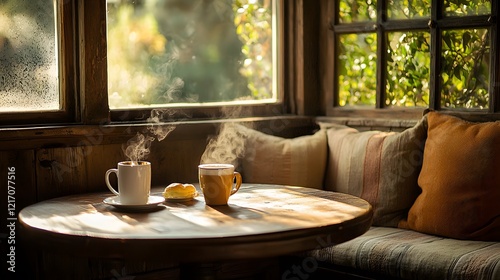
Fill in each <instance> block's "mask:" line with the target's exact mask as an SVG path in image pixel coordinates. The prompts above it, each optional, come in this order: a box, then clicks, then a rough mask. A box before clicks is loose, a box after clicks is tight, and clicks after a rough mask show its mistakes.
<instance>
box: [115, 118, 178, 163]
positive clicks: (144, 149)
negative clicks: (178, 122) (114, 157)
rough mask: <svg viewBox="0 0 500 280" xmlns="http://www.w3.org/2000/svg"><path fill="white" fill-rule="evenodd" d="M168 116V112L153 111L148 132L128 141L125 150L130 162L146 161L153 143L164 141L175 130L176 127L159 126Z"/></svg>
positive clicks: (138, 134)
mask: <svg viewBox="0 0 500 280" xmlns="http://www.w3.org/2000/svg"><path fill="white" fill-rule="evenodd" d="M166 114H169V111H168V110H156V109H155V110H152V111H151V117H149V118H148V123H150V125H149V126H148V128H147V132H145V133H140V132H138V133H137V134H136V135H135V137H133V138H132V139H130V140H128V141H127V145H126V146H125V147H124V149H123V150H124V153H125V156H126V157H127V158H128V159H129V160H131V161H140V160H145V159H146V158H147V157H148V155H149V153H150V147H151V143H153V141H154V140H158V141H162V140H164V139H165V138H166V137H167V136H168V135H169V134H170V132H172V131H173V130H174V129H175V126H174V125H169V126H164V125H159V124H160V122H161V120H162V119H164V117H165V115H166Z"/></svg>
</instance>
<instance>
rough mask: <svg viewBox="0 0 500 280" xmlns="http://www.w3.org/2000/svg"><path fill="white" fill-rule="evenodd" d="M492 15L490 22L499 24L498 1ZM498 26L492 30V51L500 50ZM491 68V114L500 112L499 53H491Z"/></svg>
mask: <svg viewBox="0 0 500 280" xmlns="http://www.w3.org/2000/svg"><path fill="white" fill-rule="evenodd" d="M491 10H492V15H491V17H490V19H489V21H490V22H492V23H496V22H498V15H499V14H500V4H498V1H492V2H491ZM498 32H499V30H498V26H497V25H495V24H493V25H492V26H491V28H490V40H491V49H492V50H495V49H500V35H499V34H498ZM490 56H491V68H490V79H492V80H493V81H490V85H491V86H490V89H489V91H490V104H489V106H490V108H489V111H490V113H498V112H500V55H499V52H490Z"/></svg>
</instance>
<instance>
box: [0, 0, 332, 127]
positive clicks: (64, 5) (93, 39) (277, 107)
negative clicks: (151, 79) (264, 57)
mask: <svg viewBox="0 0 500 280" xmlns="http://www.w3.org/2000/svg"><path fill="white" fill-rule="evenodd" d="M278 1H279V9H278V10H279V11H278V12H279V13H280V14H279V16H280V17H281V18H282V22H281V24H280V25H279V30H278V36H279V40H278V42H279V46H278V63H279V65H278V71H279V72H278V80H279V84H278V96H279V98H280V101H279V102H277V103H273V104H251V105H243V106H241V105H234V106H233V105H229V106H206V107H205V106H203V107H199V106H192V107H185V108H171V109H169V111H170V112H171V113H172V114H171V115H170V116H169V119H166V120H164V121H179V120H181V121H185V120H192V119H196V120H206V119H218V118H222V117H228V116H227V115H225V113H223V112H225V111H228V110H229V111H231V108H234V109H236V108H239V109H241V110H240V111H239V114H238V115H237V116H231V115H229V117H276V116H283V115H318V114H321V111H322V106H320V105H319V104H318V102H320V94H319V79H318V75H319V71H318V61H319V59H318V56H317V42H318V41H319V38H318V36H319V21H318V18H319V11H320V10H319V8H320V6H319V3H318V2H316V1H306V0H294V1H287V0H278ZM308 2H314V3H308ZM59 3H60V4H59V6H58V13H59V14H60V16H61V20H62V22H63V24H62V26H61V27H60V30H58V31H59V32H60V33H59V34H60V38H61V39H60V42H59V49H60V50H61V51H60V52H61V53H62V55H61V58H60V60H59V61H60V62H59V63H60V69H61V75H60V76H61V78H60V90H61V110H58V111H50V112H48V111H43V112H19V113H1V114H0V127H20V126H23V127H33V128H36V127H40V126H41V125H43V126H53V125H57V126H61V125H63V126H68V125H101V124H113V123H117V124H123V123H137V122H145V121H146V119H147V118H148V117H149V116H150V113H151V110H152V109H153V108H148V109H130V110H110V109H109V104H108V92H107V90H108V89H107V42H106V34H107V26H106V0H92V1H87V0H64V1H62V0H61V1H60V2H59ZM223 107H224V109H223Z"/></svg>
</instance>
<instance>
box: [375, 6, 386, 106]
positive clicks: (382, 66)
mask: <svg viewBox="0 0 500 280" xmlns="http://www.w3.org/2000/svg"><path fill="white" fill-rule="evenodd" d="M377 10H378V15H379V16H378V17H377V57H378V59H377V99H376V103H375V106H376V108H384V107H385V96H386V95H385V85H386V83H387V81H386V70H387V51H386V50H387V34H386V33H385V29H384V23H385V22H386V21H387V9H386V1H378V2H377Z"/></svg>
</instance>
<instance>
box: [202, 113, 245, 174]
mask: <svg viewBox="0 0 500 280" xmlns="http://www.w3.org/2000/svg"><path fill="white" fill-rule="evenodd" d="M246 129H247V128H246V127H244V126H242V125H238V124H235V123H223V124H221V126H220V130H219V134H218V135H217V136H215V137H213V138H212V139H210V140H209V142H208V145H207V147H206V148H205V151H204V153H203V155H202V157H201V163H202V164H204V163H229V164H232V165H234V166H235V167H237V165H238V158H241V157H243V156H244V155H245V142H246V138H247V133H246V131H247V130H246Z"/></svg>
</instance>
